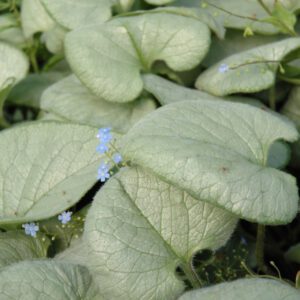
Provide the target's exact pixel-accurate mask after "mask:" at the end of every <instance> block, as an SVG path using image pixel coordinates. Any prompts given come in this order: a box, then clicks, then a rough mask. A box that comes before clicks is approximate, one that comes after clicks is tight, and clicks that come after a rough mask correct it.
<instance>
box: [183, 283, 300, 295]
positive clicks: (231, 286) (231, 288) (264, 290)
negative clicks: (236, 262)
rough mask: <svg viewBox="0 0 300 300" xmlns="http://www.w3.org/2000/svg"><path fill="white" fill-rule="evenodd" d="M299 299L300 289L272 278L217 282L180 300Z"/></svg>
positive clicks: (189, 293) (188, 293) (191, 292)
mask: <svg viewBox="0 0 300 300" xmlns="http://www.w3.org/2000/svg"><path fill="white" fill-rule="evenodd" d="M198 299H205V300H240V299H243V300H253V299H272V300H282V299H285V300H297V299H300V291H299V290H297V289H295V288H293V287H291V286H290V285H288V284H286V283H281V282H279V281H275V280H271V279H258V278H251V279H239V280H236V281H232V282H225V283H221V284H217V285H215V286H213V287H209V288H205V289H199V290H194V291H190V292H187V293H185V294H184V295H182V296H181V297H179V299H178V300H198Z"/></svg>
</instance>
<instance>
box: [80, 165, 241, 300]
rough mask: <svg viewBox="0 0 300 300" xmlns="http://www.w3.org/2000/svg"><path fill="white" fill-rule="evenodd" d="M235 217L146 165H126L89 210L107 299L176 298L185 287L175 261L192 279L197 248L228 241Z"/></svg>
mask: <svg viewBox="0 0 300 300" xmlns="http://www.w3.org/2000/svg"><path fill="white" fill-rule="evenodd" d="M236 221H237V219H236V218H235V217H233V216H232V215H231V214H230V213H227V212H226V211H224V210H222V209H219V208H216V207H215V206H212V205H210V204H208V203H204V202H201V201H197V200H195V199H193V198H192V197H191V196H190V195H188V194H187V193H185V192H183V191H181V190H179V189H177V188H176V187H174V186H171V185H169V184H167V183H164V182H162V181H161V180H159V179H158V178H157V177H155V176H153V175H151V174H150V173H148V172H146V171H145V170H143V169H141V168H126V169H123V170H121V171H120V173H119V174H117V176H114V177H113V178H112V179H111V180H109V182H108V183H106V184H105V186H104V187H102V188H101V190H100V192H98V194H97V195H96V197H95V199H94V201H93V204H92V207H91V209H90V210H89V213H88V215H87V218H86V226H85V232H84V240H85V242H86V243H87V247H88V262H89V267H90V269H91V270H92V271H93V274H94V275H95V278H97V280H98V282H99V283H100V284H101V291H102V292H103V294H104V295H105V296H106V298H107V299H124V300H125V299H126V300H127V299H131V300H140V299H175V298H176V296H179V295H180V294H181V293H182V291H183V289H184V283H183V282H181V281H180V280H179V279H178V278H177V277H176V276H175V269H176V267H177V266H178V265H179V266H180V267H181V268H182V269H183V270H184V271H185V272H186V274H187V276H188V277H189V278H190V279H191V274H193V271H192V270H191V267H190V266H191V260H192V257H193V255H194V254H195V252H197V251H198V250H200V249H205V248H212V249H217V248H219V247H220V246H222V245H224V244H225V243H226V241H227V239H228V238H229V237H230V235H231V233H232V231H233V229H234V227H235V224H236ZM194 276H195V274H194ZM192 278H193V277H192Z"/></svg>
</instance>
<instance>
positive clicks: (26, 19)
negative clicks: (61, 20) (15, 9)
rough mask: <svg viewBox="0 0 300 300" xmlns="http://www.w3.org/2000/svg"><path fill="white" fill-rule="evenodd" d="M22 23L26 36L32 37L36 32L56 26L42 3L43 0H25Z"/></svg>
mask: <svg viewBox="0 0 300 300" xmlns="http://www.w3.org/2000/svg"><path fill="white" fill-rule="evenodd" d="M21 23H22V29H23V33H24V36H25V38H31V37H32V36H33V35H34V34H35V33H36V32H45V31H48V30H50V29H51V28H52V27H53V26H54V24H55V23H54V21H53V20H52V19H51V18H50V17H49V15H48V13H47V12H46V10H45V9H44V7H43V6H42V4H41V0H23V1H22V7H21Z"/></svg>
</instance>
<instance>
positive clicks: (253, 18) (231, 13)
mask: <svg viewBox="0 0 300 300" xmlns="http://www.w3.org/2000/svg"><path fill="white" fill-rule="evenodd" d="M205 4H207V5H208V6H212V7H214V8H216V9H219V10H221V11H224V12H225V13H227V14H229V15H231V16H233V17H237V18H241V19H249V20H252V21H259V20H257V18H255V17H249V16H242V15H238V14H235V13H233V12H231V11H229V10H227V9H225V8H223V7H220V6H217V5H215V4H212V3H208V2H205Z"/></svg>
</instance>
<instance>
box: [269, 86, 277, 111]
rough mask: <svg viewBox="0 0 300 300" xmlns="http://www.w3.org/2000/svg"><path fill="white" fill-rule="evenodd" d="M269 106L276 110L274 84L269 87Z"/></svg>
mask: <svg viewBox="0 0 300 300" xmlns="http://www.w3.org/2000/svg"><path fill="white" fill-rule="evenodd" d="M269 106H270V108H271V109H272V110H274V111H276V101H275V84H274V85H272V86H271V89H270V92H269Z"/></svg>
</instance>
